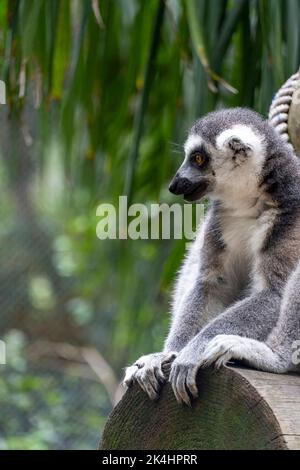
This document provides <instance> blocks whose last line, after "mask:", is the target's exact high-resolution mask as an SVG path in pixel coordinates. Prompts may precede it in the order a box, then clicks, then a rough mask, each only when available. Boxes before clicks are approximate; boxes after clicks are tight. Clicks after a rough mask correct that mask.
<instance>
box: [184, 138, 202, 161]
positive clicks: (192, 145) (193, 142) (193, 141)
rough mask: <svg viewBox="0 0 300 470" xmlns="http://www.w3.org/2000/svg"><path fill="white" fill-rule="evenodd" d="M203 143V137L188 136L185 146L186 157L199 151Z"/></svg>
mask: <svg viewBox="0 0 300 470" xmlns="http://www.w3.org/2000/svg"><path fill="white" fill-rule="evenodd" d="M202 143H203V139H202V137H200V135H195V134H191V135H189V136H188V138H187V140H186V142H185V144H184V151H185V155H186V157H187V156H188V155H189V154H190V153H191V152H192V151H193V150H195V149H197V148H198V147H200V146H201V145H202Z"/></svg>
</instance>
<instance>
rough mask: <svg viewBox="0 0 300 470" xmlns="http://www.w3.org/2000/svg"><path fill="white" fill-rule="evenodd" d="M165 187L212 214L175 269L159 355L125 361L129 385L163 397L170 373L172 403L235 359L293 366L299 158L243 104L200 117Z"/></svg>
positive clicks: (299, 302)
mask: <svg viewBox="0 0 300 470" xmlns="http://www.w3.org/2000/svg"><path fill="white" fill-rule="evenodd" d="M184 148H185V159H184V162H183V164H182V165H181V166H180V168H179V170H178V171H177V173H176V175H175V177H174V179H173V181H172V182H171V184H170V188H169V189H170V191H171V192H172V193H174V194H183V195H184V198H185V200H188V201H196V200H199V199H200V198H202V197H203V196H208V197H209V199H210V201H211V206H210V210H209V212H208V214H207V217H206V220H205V222H204V223H203V224H202V226H201V227H200V230H199V233H198V235H197V237H196V239H195V241H194V243H193V245H192V247H191V249H190V251H189V254H188V256H187V258H186V260H185V262H184V264H183V267H182V269H181V271H180V274H179V278H178V281H177V285H176V288H175V294H174V300H173V318H172V324H171V328H170V332H169V335H168V337H167V339H166V342H165V346H164V349H163V351H162V352H160V353H155V354H149V355H147V356H143V357H141V358H140V359H139V360H138V361H137V362H136V363H135V364H134V365H133V366H131V367H128V368H127V370H126V375H125V379H124V381H125V383H126V384H127V385H130V384H131V383H133V382H138V383H139V384H140V386H141V387H142V388H143V390H144V391H145V392H147V393H148V395H149V396H150V398H152V399H155V398H157V397H158V395H159V391H160V386H161V385H162V384H163V382H164V381H165V380H166V379H165V375H164V368H166V369H167V368H168V367H169V369H170V374H169V381H170V382H171V384H172V387H173V390H174V393H175V396H176V399H177V400H178V402H180V403H186V404H190V402H191V398H193V397H196V396H197V393H198V390H197V386H196V374H197V371H198V369H199V368H202V367H206V366H208V365H211V364H214V365H215V366H216V367H220V366H221V365H224V364H226V363H227V362H228V361H229V360H230V359H239V360H243V361H245V362H246V363H247V364H249V365H251V366H253V367H255V368H258V369H261V370H265V371H271V372H278V373H280V372H286V371H288V370H290V369H291V368H293V364H292V359H291V357H292V344H293V341H294V340H297V339H300V292H299V289H300V264H299V263H298V260H299V259H300V162H299V161H298V159H297V157H296V156H295V155H294V154H293V152H292V150H291V149H290V148H289V147H288V146H287V145H286V144H285V143H284V142H283V140H282V139H281V138H280V136H278V135H277V133H276V132H275V131H274V129H273V128H272V127H271V126H270V125H269V124H268V123H267V122H266V121H264V120H263V119H262V118H261V117H260V116H259V115H258V114H256V113H254V112H252V111H250V110H247V109H242V108H237V109H230V110H224V111H217V112H215V113H211V114H209V115H207V116H206V117H204V118H202V119H200V120H198V121H197V122H196V123H195V124H194V126H193V127H192V129H191V130H190V132H189V135H188V138H187V141H186V143H185V147H184Z"/></svg>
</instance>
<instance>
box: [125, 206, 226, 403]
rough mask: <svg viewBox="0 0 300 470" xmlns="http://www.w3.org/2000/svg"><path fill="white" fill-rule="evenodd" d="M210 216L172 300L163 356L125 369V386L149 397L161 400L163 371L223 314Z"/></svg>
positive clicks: (192, 249)
mask: <svg viewBox="0 0 300 470" xmlns="http://www.w3.org/2000/svg"><path fill="white" fill-rule="evenodd" d="M212 220H213V217H211V215H210V214H208V215H207V218H206V220H205V222H204V223H203V224H202V226H201V228H200V231H199V233H198V235H197V238H196V240H195V241H194V242H193V245H192V247H191V249H190V251H189V254H188V256H187V258H186V260H185V263H184V265H183V267H182V269H181V272H180V275H179V278H178V281H177V284H176V288H175V292H174V299H173V308H172V324H171V328H170V331H169V334H168V337H167V339H166V341H165V346H164V349H163V351H162V352H161V353H154V354H148V355H146V356H142V357H141V358H140V359H138V360H137V361H136V362H135V363H134V364H133V365H132V366H130V367H128V368H127V369H126V374H125V378H124V383H125V384H126V385H127V386H130V385H131V384H132V383H133V382H138V383H139V385H140V386H141V388H142V389H143V390H144V391H145V392H146V393H148V395H149V397H150V398H152V399H155V398H157V397H158V394H159V390H160V385H161V384H162V383H163V382H164V381H165V375H164V371H168V370H169V368H170V363H171V362H172V361H173V360H174V358H175V357H176V355H177V354H178V352H179V351H181V349H182V348H183V347H184V346H185V345H186V344H187V343H188V342H189V341H190V340H191V339H192V338H193V337H194V336H195V335H196V334H197V333H198V332H199V330H200V328H201V327H202V326H203V325H204V324H205V323H207V322H208V321H209V320H210V319H211V318H213V317H215V316H216V315H217V314H219V313H220V312H221V311H222V310H224V305H223V304H222V301H221V299H219V295H218V291H219V285H218V283H217V276H218V272H217V270H218V264H219V260H218V256H219V251H220V250H218V243H219V241H218V240H219V239H218V237H217V233H216V230H215V228H214V227H213V226H212V222H211V221H212Z"/></svg>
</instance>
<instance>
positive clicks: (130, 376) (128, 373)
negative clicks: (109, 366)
mask: <svg viewBox="0 0 300 470" xmlns="http://www.w3.org/2000/svg"><path fill="white" fill-rule="evenodd" d="M137 371H138V367H137V366H135V365H133V366H129V367H126V370H125V377H124V379H123V384H124V385H126V386H127V387H130V386H131V385H132V384H133V382H134V376H135V374H136V372H137Z"/></svg>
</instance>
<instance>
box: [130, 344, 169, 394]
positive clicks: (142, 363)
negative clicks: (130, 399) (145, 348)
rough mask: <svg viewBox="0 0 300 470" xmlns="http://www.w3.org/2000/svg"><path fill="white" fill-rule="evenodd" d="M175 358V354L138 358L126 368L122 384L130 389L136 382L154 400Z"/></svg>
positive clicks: (150, 355) (158, 354)
mask: <svg viewBox="0 0 300 470" xmlns="http://www.w3.org/2000/svg"><path fill="white" fill-rule="evenodd" d="M175 357H176V353H175V352H169V353H163V352H162V353H154V354H148V355H147V356H142V357H140V358H139V359H138V360H137V361H136V362H135V363H134V364H133V365H132V366H130V367H127V368H126V372H125V377H124V380H123V384H124V385H126V386H127V387H130V386H131V385H132V384H133V383H136V382H137V383H138V384H139V385H140V387H141V388H142V390H144V392H146V393H147V394H148V396H149V397H150V399H151V400H156V399H157V398H158V397H159V393H160V390H161V387H162V385H163V384H164V383H165V382H166V375H167V373H168V371H169V369H170V366H171V363H172V361H173V360H174V359H175Z"/></svg>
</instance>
